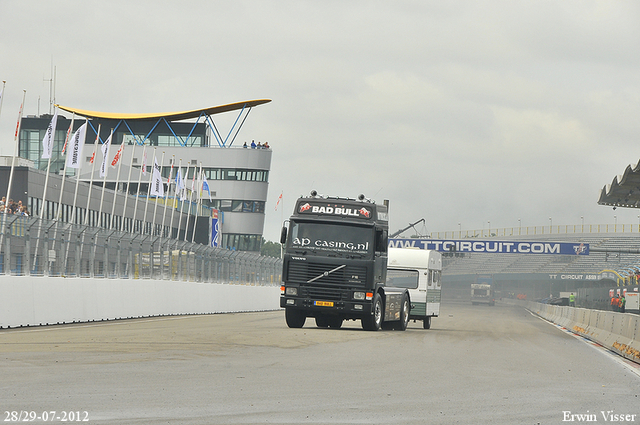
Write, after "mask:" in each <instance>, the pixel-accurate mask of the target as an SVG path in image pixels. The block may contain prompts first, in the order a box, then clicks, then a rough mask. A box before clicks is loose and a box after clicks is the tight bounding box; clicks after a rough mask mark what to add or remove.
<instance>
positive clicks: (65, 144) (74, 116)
mask: <svg viewBox="0 0 640 425" xmlns="http://www.w3.org/2000/svg"><path fill="white" fill-rule="evenodd" d="M75 118H76V113H75V112H74V113H73V115H72V116H71V125H69V129H68V130H67V135H66V137H65V138H64V146H63V147H62V154H61V155H64V153H65V150H66V148H67V143H69V135H70V134H71V131H73V121H74V120H75ZM67 154H68V151H67ZM66 177H67V161H66V157H65V161H64V168H63V169H62V183H61V184H60V197H59V198H58V209H57V211H56V218H55V220H56V221H58V220H60V215H61V210H62V194H63V192H64V183H65V181H66V180H67V179H66ZM54 240H55V238H54Z"/></svg>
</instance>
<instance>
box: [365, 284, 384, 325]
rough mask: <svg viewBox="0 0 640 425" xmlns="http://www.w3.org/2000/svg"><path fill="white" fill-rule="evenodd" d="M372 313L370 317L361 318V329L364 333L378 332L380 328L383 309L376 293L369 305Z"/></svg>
mask: <svg viewBox="0 0 640 425" xmlns="http://www.w3.org/2000/svg"><path fill="white" fill-rule="evenodd" d="M371 308H372V309H373V311H372V312H371V315H370V316H367V317H363V318H362V329H364V330H365V331H378V330H380V327H381V326H382V317H383V316H384V314H383V312H384V307H383V305H382V298H381V297H380V294H378V293H376V294H375V295H374V297H373V303H372V304H371Z"/></svg>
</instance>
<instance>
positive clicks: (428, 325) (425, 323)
mask: <svg viewBox="0 0 640 425" xmlns="http://www.w3.org/2000/svg"><path fill="white" fill-rule="evenodd" d="M422 327H423V328H424V329H431V316H427V317H425V318H424V320H422Z"/></svg>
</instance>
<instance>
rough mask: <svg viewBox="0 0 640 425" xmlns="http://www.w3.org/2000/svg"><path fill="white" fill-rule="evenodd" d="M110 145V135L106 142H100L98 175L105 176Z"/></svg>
mask: <svg viewBox="0 0 640 425" xmlns="http://www.w3.org/2000/svg"><path fill="white" fill-rule="evenodd" d="M110 146H111V135H109V138H108V139H107V141H106V142H104V143H103V144H102V148H100V149H102V164H101V165H100V177H106V176H107V161H108V157H109V147H110Z"/></svg>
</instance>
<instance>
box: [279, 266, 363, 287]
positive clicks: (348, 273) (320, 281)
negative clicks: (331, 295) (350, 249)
mask: <svg viewBox="0 0 640 425" xmlns="http://www.w3.org/2000/svg"><path fill="white" fill-rule="evenodd" d="M339 266H340V264H322V263H312V262H307V261H292V262H290V263H289V279H288V280H289V281H290V282H295V283H299V284H300V285H303V286H305V285H311V286H313V287H314V288H315V287H328V288H332V287H333V288H336V287H345V286H347V287H354V286H355V287H364V286H365V283H366V282H367V269H366V267H362V266H349V265H347V266H345V267H342V268H341V269H339V270H336V271H334V272H331V271H332V270H334V269H335V268H336V267H339ZM310 280H313V282H309V281H310Z"/></svg>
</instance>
